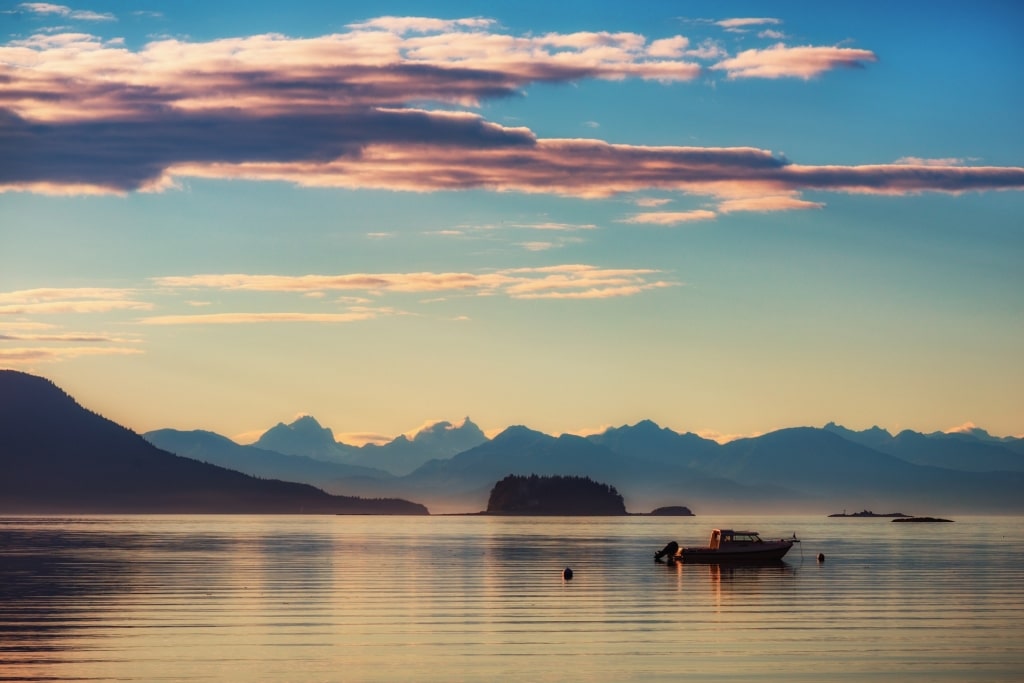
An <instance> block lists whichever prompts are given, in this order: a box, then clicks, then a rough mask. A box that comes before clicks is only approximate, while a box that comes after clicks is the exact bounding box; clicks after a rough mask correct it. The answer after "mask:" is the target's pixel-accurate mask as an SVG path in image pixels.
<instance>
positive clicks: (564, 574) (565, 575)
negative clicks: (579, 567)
mask: <svg viewBox="0 0 1024 683" xmlns="http://www.w3.org/2000/svg"><path fill="white" fill-rule="evenodd" d="M562 578H563V579H565V580H566V581H569V580H570V579H572V569H570V568H569V567H566V568H565V571H563V572H562Z"/></svg>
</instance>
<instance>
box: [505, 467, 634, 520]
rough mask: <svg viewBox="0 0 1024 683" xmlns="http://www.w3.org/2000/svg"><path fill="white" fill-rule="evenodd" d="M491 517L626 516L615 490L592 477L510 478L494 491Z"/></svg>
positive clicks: (513, 476)
mask: <svg viewBox="0 0 1024 683" xmlns="http://www.w3.org/2000/svg"><path fill="white" fill-rule="evenodd" d="M487 514H490V515H625V514H626V504H625V501H624V500H623V498H622V496H621V495H620V494H619V492H618V491H616V490H615V487H614V486H609V485H608V484H602V483H600V482H596V481H594V480H592V479H590V478H589V477H572V476H544V477H540V476H537V475H536V474H531V475H530V476H521V475H515V474H510V475H509V476H507V477H505V478H504V479H502V480H501V481H499V482H498V483H497V484H495V485H494V488H492V489H491V495H490V498H489V499H488V501H487Z"/></svg>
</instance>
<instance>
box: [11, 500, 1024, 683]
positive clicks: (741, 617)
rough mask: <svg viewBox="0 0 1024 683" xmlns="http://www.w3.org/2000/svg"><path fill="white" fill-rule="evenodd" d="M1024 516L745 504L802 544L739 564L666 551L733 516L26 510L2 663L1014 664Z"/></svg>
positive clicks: (748, 675) (696, 668)
mask: <svg viewBox="0 0 1024 683" xmlns="http://www.w3.org/2000/svg"><path fill="white" fill-rule="evenodd" d="M1017 521H1018V520H1017V519H1014V518H973V519H966V520H961V521H958V522H957V523H956V524H953V525H948V524H945V525H907V524H903V525H899V524H890V523H888V522H887V521H885V520H857V521H851V520H839V521H837V520H829V519H824V518H823V519H818V518H772V517H766V518H763V519H755V520H736V521H735V524H736V525H738V526H754V527H756V528H759V529H760V530H762V531H764V532H766V533H771V534H776V533H779V532H785V534H786V535H788V534H789V533H790V532H791V530H794V529H795V530H798V531H799V532H800V535H801V536H802V537H803V538H804V543H803V544H802V545H803V546H806V547H797V548H794V549H793V550H792V551H790V554H789V555H787V558H786V562H785V563H783V564H781V565H774V566H766V567H756V566H755V567H750V566H736V567H720V566H717V565H686V564H681V563H680V564H676V565H674V566H666V565H661V564H656V563H654V562H653V561H652V559H651V555H652V553H653V551H654V550H656V549H658V548H660V547H662V546H663V545H664V543H665V542H666V541H667V540H671V539H675V540H678V541H680V542H685V543H690V544H692V543H697V542H700V541H701V540H702V539H704V538H705V536H706V534H707V527H709V526H711V525H714V526H721V525H725V526H728V525H730V524H733V523H734V522H733V520H721V519H716V520H714V521H712V522H705V521H704V520H702V519H700V518H693V519H664V518H644V517H630V518H597V519H564V518H532V519H530V518H518V519H515V518H488V517H432V518H395V517H246V516H223V517H222V516H204V517H89V518H83V519H59V518H34V519H33V518H8V519H2V520H0V680H61V681H65V680H67V681H70V680H126V681H161V680H166V681H182V680H194V681H223V680H274V681H400V680H401V681H405V680H410V681H478V680H484V679H494V680H502V681H506V680H522V681H541V680H552V681H565V680H588V681H593V680H609V681H631V680H652V679H653V680H676V679H678V678H680V677H682V678H692V679H696V680H720V681H741V680H742V681H746V680H752V679H755V678H757V679H761V680H765V679H767V680H786V681H792V680H806V681H832V680H834V681H842V680H846V681H860V680H864V679H867V678H870V679H871V680H891V681H903V680H907V679H908V678H916V679H918V680H928V681H932V680H951V681H952V680H957V681H960V680H983V681H999V680H1006V681H1011V680H1013V681H1017V680H1020V679H1021V678H1022V676H1024V562H1022V561H1021V560H1022V559H1024V553H1022V550H1021V548H1022V547H1024V546H1022V545H1021V543H1022V541H1024V533H1022V532H1021V530H1020V528H1019V525H1018V524H1017ZM818 552H824V553H825V555H826V558H827V559H826V561H825V562H824V563H821V564H819V563H817V562H816V561H815V560H814V557H815V555H816V554H817V553H818ZM567 566H568V567H571V568H572V569H573V573H574V576H573V578H572V580H565V579H563V577H562V572H563V570H564V569H565V567H567Z"/></svg>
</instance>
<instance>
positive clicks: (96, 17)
mask: <svg viewBox="0 0 1024 683" xmlns="http://www.w3.org/2000/svg"><path fill="white" fill-rule="evenodd" d="M18 9H19V10H21V11H22V12H26V13H29V14H37V15H42V16H56V17H61V18H66V19H77V20H78V21H117V17H115V16H114V15H113V14H110V13H107V12H92V11H89V10H76V9H71V8H70V7H68V6H66V5H57V4H54V3H50V2H23V3H21V4H19V5H18Z"/></svg>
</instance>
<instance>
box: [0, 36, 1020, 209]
mask: <svg viewBox="0 0 1024 683" xmlns="http://www.w3.org/2000/svg"><path fill="white" fill-rule="evenodd" d="M723 21H724V22H728V23H722V24H721V25H723V26H726V27H740V26H750V25H758V24H771V23H775V20H772V19H768V18H745V19H733V20H723ZM715 49H716V50H717V49H718V48H717V47H716V48H715ZM687 52H692V51H691V50H689V48H688V41H687V39H686V38H685V37H682V36H672V37H667V38H660V39H657V40H654V41H648V39H647V38H645V37H644V36H641V35H639V34H635V33H610V32H579V33H571V34H545V35H541V36H531V35H511V34H507V33H501V32H498V31H497V30H496V29H495V26H494V23H493V22H492V21H490V20H486V19H480V18H469V19H455V20H439V19H430V18H423V17H411V18H410V17H406V18H401V17H383V18H380V19H375V20H371V21H368V22H364V23H362V24H353V25H352V27H349V30H347V31H346V32H342V33H338V34H332V35H325V36H319V37H313V38H301V39H298V38H288V37H285V36H280V35H258V36H247V37H241V38H229V39H220V40H212V41H207V42H187V41H181V40H171V39H168V40H159V41H154V42H152V43H149V44H148V45H146V46H144V47H143V48H142V49H140V50H137V51H134V50H131V49H128V48H126V47H125V46H124V44H123V43H122V42H120V41H104V40H101V39H99V38H96V37H94V36H89V35H85V34H63V35H48V36H33V37H31V38H29V39H25V40H20V41H13V42H9V43H7V44H5V45H0V112H3V113H2V114H0V117H2V120H0V124H2V125H0V148H2V149H4V150H5V153H6V156H5V159H4V163H3V164H0V192H4V191H27V192H39V193H51V194H86V193H94V194H102V193H121V194H124V193H128V192H134V191H154V192H155V191H167V190H169V189H171V188H174V187H177V186H178V185H179V184H180V182H181V181H182V180H183V179H186V178H190V177H199V178H241V179H249V180H259V181H283V182H289V183H294V184H297V185H302V186H309V187H339V188H380V189H387V190H404V191H413V192H433V191H439V190H463V189H487V190H492V191H497V192H524V193H544V194H559V195H566V196H575V197H585V198H601V197H609V196H612V195H616V194H622V193H641V192H650V191H666V192H681V193H687V194H695V195H703V196H709V197H714V198H716V199H724V200H740V199H742V200H744V201H745V202H747V204H746V205H747V206H753V204H751V202H752V201H753V200H752V198H756V197H763V198H764V199H762V200H761V201H762V206H768V204H769V203H770V202H775V204H774V205H775V206H776V207H781V206H782V204H781V203H780V201H781V200H779V199H778V197H781V196H786V195H789V196H791V197H793V198H791V199H789V200H786V201H787V202H788V205H787V206H786V207H784V208H812V207H811V204H813V203H810V204H808V203H806V202H804V200H800V199H797V198H795V197H796V195H798V194H799V193H800V192H801V191H802V190H808V189H820V190H828V191H834V192H871V193H878V194H905V193H913V192H928V191H940V192H952V193H955V192H963V191H969V190H994V189H1021V188H1024V169H1021V168H1016V167H1010V168H995V167H971V166H965V165H963V164H955V165H954V164H943V163H940V162H943V161H949V160H933V161H930V162H923V161H921V160H914V159H911V160H902V161H904V162H905V163H897V164H878V165H865V166H856V167H851V166H840V165H827V166H807V165H799V164H794V163H790V162H789V161H788V160H786V159H783V158H781V157H778V156H777V155H774V154H773V153H772V152H771V151H769V150H763V149H757V148H751V147H733V148H729V147H705V148H702V147H679V146H662V147H657V146H637V145H621V144H612V143H608V142H604V141H601V140H588V139H539V138H538V137H537V136H536V135H535V134H534V133H533V132H532V131H531V130H529V129H527V128H525V127H509V126H502V125H499V124H497V123H493V122H490V121H487V120H485V119H484V118H483V117H482V116H480V115H478V114H475V113H470V112H466V111H438V110H433V109H429V108H422V107H413V106H412V103H413V102H416V103H422V102H430V103H440V104H442V105H446V106H452V105H456V106H472V105H474V104H476V103H479V102H481V101H484V100H487V99H493V98H498V97H507V96H514V95H518V94H520V93H521V92H522V90H523V89H524V88H526V87H528V86H530V85H531V84H534V83H539V82H548V83H570V82H574V81H577V80H580V79H586V78H591V79H606V80H615V79H623V78H640V79H655V80H663V81H685V80H690V79H693V78H696V77H697V76H698V75H699V74H700V73H701V67H700V65H698V64H694V63H692V62H689V61H686V59H685V58H684V57H685V56H686V53H687ZM874 60H875V56H874V54H873V53H872V52H870V51H867V50H856V49H851V48H840V47H813V46H808V47H785V46H783V45H777V46H775V47H773V48H770V49H766V50H748V51H745V52H742V53H740V54H739V55H736V56H735V57H733V58H731V59H726V60H724V61H721V62H719V63H718V64H716V65H715V66H714V67H712V68H713V69H715V70H717V71H719V72H725V73H726V74H728V76H729V77H730V78H748V77H763V78H779V77H783V76H789V77H799V78H811V77H813V76H815V75H818V74H820V73H822V72H824V71H825V70H828V69H833V68H836V67H839V66H856V65H862V64H864V63H866V62H870V61H874ZM918 162H919V163H918ZM768 198H775V199H768ZM732 206H733V207H737V206H741V204H733V205H732ZM733 210H741V209H733ZM746 210H751V209H746ZM758 210H779V209H778V208H776V209H758ZM700 215H701V214H693V216H694V217H697V216H700ZM663 218H664V217H663ZM651 220H652V221H653V220H658V219H651Z"/></svg>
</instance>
